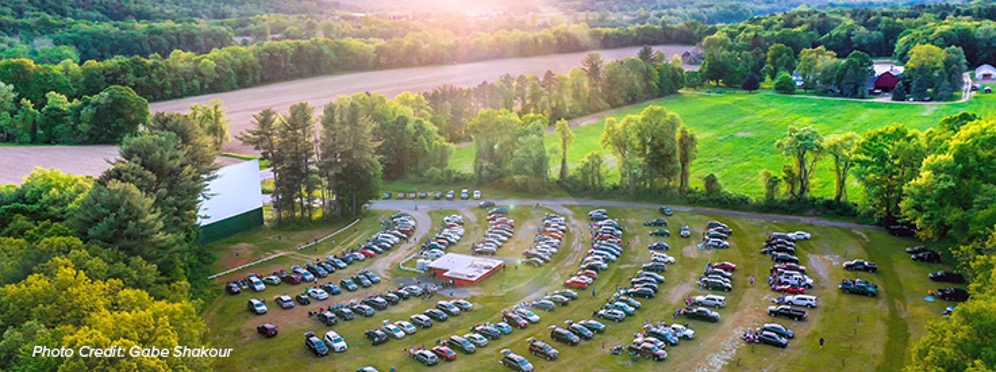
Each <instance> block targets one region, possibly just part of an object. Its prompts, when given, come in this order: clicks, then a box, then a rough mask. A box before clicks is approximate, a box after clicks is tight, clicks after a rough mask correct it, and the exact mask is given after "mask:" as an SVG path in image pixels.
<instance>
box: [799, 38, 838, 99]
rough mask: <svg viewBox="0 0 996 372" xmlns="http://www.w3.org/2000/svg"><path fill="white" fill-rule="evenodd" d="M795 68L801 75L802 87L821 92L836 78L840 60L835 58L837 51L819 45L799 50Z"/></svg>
mask: <svg viewBox="0 0 996 372" xmlns="http://www.w3.org/2000/svg"><path fill="white" fill-rule="evenodd" d="M797 68H798V70H799V74H800V75H802V87H803V89H807V90H816V91H819V92H823V91H826V90H827V89H829V88H830V84H832V82H834V81H835V80H836V79H837V72H838V71H839V69H840V61H838V60H837V53H834V52H833V51H830V50H827V49H826V48H824V47H823V46H819V47H816V48H808V49H803V50H802V51H801V52H799V65H798V67H797ZM828 83H830V84H828Z"/></svg>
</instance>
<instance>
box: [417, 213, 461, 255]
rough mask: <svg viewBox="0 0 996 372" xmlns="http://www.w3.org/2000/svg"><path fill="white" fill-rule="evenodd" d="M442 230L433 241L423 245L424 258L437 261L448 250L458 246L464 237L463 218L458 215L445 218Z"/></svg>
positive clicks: (427, 241) (430, 240)
mask: <svg viewBox="0 0 996 372" xmlns="http://www.w3.org/2000/svg"><path fill="white" fill-rule="evenodd" d="M441 225H442V226H440V230H439V232H437V233H436V235H434V236H433V237H432V238H431V239H428V240H426V241H425V242H423V243H422V247H421V250H422V257H425V258H428V259H430V260H435V259H438V258H440V257H443V255H445V254H446V250H447V249H449V247H450V246H451V245H453V244H456V243H457V242H459V241H460V240H461V239H463V235H464V232H465V230H464V226H463V216H461V215H458V214H453V215H449V216H446V217H444V218H443V221H442V222H441Z"/></svg>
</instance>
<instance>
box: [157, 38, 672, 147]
mask: <svg viewBox="0 0 996 372" xmlns="http://www.w3.org/2000/svg"><path fill="white" fill-rule="evenodd" d="M688 48H689V47H688V46H685V45H657V46H654V49H655V50H663V51H664V52H665V53H667V55H668V56H672V55H675V54H680V53H682V52H684V51H685V50H687V49H688ZM639 49H640V48H639V47H629V48H619V49H605V50H594V51H591V52H595V53H601V54H602V58H604V59H605V61H606V62H608V61H614V60H617V59H622V58H627V57H636V52H637V51H638V50H639ZM588 53H589V52H579V53H567V54H555V55H547V56H539V57H529V58H514V59H503V60H493V61H484V62H475V63H466V64H459V65H446V66H427V67H414V68H404V69H395V70H382V71H370V72H358V73H347V74H342V75H331V76H320V77H314V78H309V79H302V80H294V81H288V82H284V83H277V84H270V85H265V86H259V87H254V88H248V89H240V90H236V91H231V92H225V93H217V94H207V95H203V96H197V97H189V98H183V99H178V100H172V101H165V102H156V103H152V104H150V105H149V110H151V111H152V112H160V111H166V112H174V111H175V112H187V111H189V108H190V105H192V104H195V103H198V104H204V103H206V102H208V101H210V100H212V99H214V98H219V99H221V101H222V102H223V103H224V104H225V109H226V110H227V111H228V113H227V116H228V118H229V119H230V120H231V124H229V128H228V130H229V132H230V133H232V136H233V137H234V136H235V135H236V134H238V133H242V131H243V130H245V129H246V128H248V127H249V125H250V120H252V115H255V114H257V113H259V112H260V111H263V110H264V109H266V108H269V107H272V108H274V109H276V110H277V111H280V112H286V111H287V108H288V107H290V106H291V105H293V104H295V103H299V102H308V103H309V104H311V105H312V106H315V107H316V110H315V112H316V114H318V113H321V111H322V110H321V107H322V106H324V105H325V104H326V103H329V102H330V101H332V100H333V99H335V97H336V96H339V95H352V94H354V93H360V92H369V93H381V94H383V95H385V96H387V97H388V98H390V97H394V96H395V95H397V94H398V93H401V92H405V91H410V92H415V93H417V92H423V91H429V90H432V89H435V88H436V87H439V86H442V85H445V84H449V85H455V86H461V87H464V86H473V85H477V84H480V83H481V82H484V81H494V80H497V79H498V77H499V76H501V75H504V74H509V75H512V76H518V75H524V74H530V75H539V76H542V75H543V73H544V72H546V70H551V71H553V72H555V73H565V72H567V71H569V70H570V69H571V68H573V67H576V66H580V65H581V60H582V59H583V58H584V56H585V55H586V54H588ZM222 150H223V151H228V152H235V153H240V154H255V153H256V152H255V151H254V150H253V149H252V148H250V147H247V146H243V145H242V143H241V142H239V141H237V140H235V141H232V142H229V143H228V144H226V145H225V146H224V147H222Z"/></svg>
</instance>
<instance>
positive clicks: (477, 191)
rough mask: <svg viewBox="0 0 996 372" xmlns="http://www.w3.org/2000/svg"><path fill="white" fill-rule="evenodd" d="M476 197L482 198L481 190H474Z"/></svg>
mask: <svg viewBox="0 0 996 372" xmlns="http://www.w3.org/2000/svg"><path fill="white" fill-rule="evenodd" d="M474 199H481V190H474Z"/></svg>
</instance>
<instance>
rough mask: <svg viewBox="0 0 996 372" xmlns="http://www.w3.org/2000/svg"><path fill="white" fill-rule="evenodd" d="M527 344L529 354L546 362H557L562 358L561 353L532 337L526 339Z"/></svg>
mask: <svg viewBox="0 0 996 372" xmlns="http://www.w3.org/2000/svg"><path fill="white" fill-rule="evenodd" d="M526 342H528V343H529V353H530V354H532V355H536V356H538V357H540V358H543V359H546V360H557V358H558V357H560V352H559V351H557V349H554V348H553V347H552V346H550V345H548V344H547V343H545V342H543V341H540V340H537V339H535V338H532V337H530V338H528V339H526Z"/></svg>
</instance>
